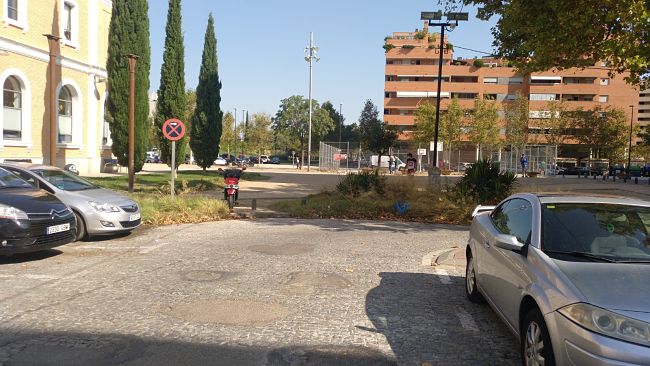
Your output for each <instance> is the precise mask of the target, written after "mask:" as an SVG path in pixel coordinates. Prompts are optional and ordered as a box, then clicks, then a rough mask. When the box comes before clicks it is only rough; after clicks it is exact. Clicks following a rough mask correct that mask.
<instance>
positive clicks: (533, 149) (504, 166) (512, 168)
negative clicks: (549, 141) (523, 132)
mask: <svg viewBox="0 0 650 366" xmlns="http://www.w3.org/2000/svg"><path fill="white" fill-rule="evenodd" d="M484 153H485V152H484ZM521 154H526V157H527V158H528V167H527V168H526V171H528V172H537V173H540V174H555V171H556V169H557V146H555V145H527V146H525V147H524V148H523V149H518V148H513V149H512V150H505V149H500V150H497V151H492V152H491V153H489V154H484V156H485V157H489V158H490V159H491V160H492V161H494V162H498V163H499V166H500V167H501V170H505V171H509V172H513V173H516V174H521V173H522V170H521V163H520V160H519V159H520V158H521Z"/></svg>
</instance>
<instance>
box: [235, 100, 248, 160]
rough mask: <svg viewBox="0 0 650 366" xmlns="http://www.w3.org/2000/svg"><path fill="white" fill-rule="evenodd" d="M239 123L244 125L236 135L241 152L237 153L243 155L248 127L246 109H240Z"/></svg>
mask: <svg viewBox="0 0 650 366" xmlns="http://www.w3.org/2000/svg"><path fill="white" fill-rule="evenodd" d="M241 123H242V124H243V125H244V128H243V129H242V133H241V134H239V135H238V136H237V137H238V138H239V140H240V141H241V144H239V146H241V154H239V155H244V142H245V141H246V129H247V128H248V110H246V109H242V110H241Z"/></svg>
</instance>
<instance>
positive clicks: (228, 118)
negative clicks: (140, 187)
mask: <svg viewBox="0 0 650 366" xmlns="http://www.w3.org/2000/svg"><path fill="white" fill-rule="evenodd" d="M235 136H236V135H235V117H233V115H232V113H230V112H228V113H226V114H225V115H224V116H223V121H222V129H221V143H220V146H221V148H223V146H224V145H225V146H226V151H227V152H228V154H229V155H230V154H231V153H232V152H234V150H235ZM233 155H234V154H233Z"/></svg>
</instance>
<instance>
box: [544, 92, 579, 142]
mask: <svg viewBox="0 0 650 366" xmlns="http://www.w3.org/2000/svg"><path fill="white" fill-rule="evenodd" d="M538 113H543V115H540V116H539V117H541V118H539V119H537V120H536V121H537V122H536V124H537V126H535V127H538V128H540V129H541V130H542V131H541V132H543V135H542V136H543V138H542V139H541V140H538V142H541V143H546V144H549V145H556V146H557V145H563V144H565V143H567V141H568V140H569V139H570V138H571V136H570V135H569V133H568V130H569V129H570V128H572V127H574V122H573V121H574V119H573V118H571V116H570V113H569V112H568V111H567V108H566V105H565V104H564V102H562V101H555V100H553V101H549V102H548V103H547V105H546V110H545V111H544V112H538Z"/></svg>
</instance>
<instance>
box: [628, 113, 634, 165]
mask: <svg viewBox="0 0 650 366" xmlns="http://www.w3.org/2000/svg"><path fill="white" fill-rule="evenodd" d="M630 109H631V110H632V113H630V145H629V146H628V148H627V177H628V178H629V177H630V165H631V164H632V122H633V121H634V105H630Z"/></svg>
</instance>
